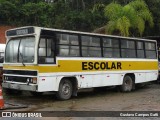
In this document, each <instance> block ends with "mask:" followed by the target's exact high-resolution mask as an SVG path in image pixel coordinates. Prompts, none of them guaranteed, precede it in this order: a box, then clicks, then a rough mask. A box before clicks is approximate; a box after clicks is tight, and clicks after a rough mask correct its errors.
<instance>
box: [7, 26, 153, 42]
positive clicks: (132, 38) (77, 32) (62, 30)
mask: <svg viewBox="0 0 160 120" xmlns="http://www.w3.org/2000/svg"><path fill="white" fill-rule="evenodd" d="M24 28H35V29H40V30H49V31H56V32H65V33H73V34H84V35H94V36H101V37H113V38H123V39H131V40H135V39H137V40H145V41H146V40H147V41H156V40H153V39H145V38H138V37H124V36H117V35H106V34H99V33H91V32H81V31H72V30H64V29H54V28H45V27H37V26H24V27H18V28H14V29H9V30H7V31H6V36H7V32H8V31H12V30H17V29H24ZM10 37H11V36H10Z"/></svg>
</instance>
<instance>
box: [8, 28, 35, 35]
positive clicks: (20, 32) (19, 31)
mask: <svg viewBox="0 0 160 120" xmlns="http://www.w3.org/2000/svg"><path fill="white" fill-rule="evenodd" d="M32 33H34V28H33V27H28V28H22V29H17V30H9V31H7V33H6V35H7V36H16V35H26V34H32Z"/></svg>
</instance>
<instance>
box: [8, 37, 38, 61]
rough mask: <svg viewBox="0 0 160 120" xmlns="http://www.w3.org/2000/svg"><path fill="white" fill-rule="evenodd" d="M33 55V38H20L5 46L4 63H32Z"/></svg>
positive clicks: (10, 41)
mask: <svg viewBox="0 0 160 120" xmlns="http://www.w3.org/2000/svg"><path fill="white" fill-rule="evenodd" d="M34 53H35V37H21V38H14V39H11V40H9V42H8V44H7V46H6V52H5V62H8V63H22V64H24V63H33V62H34Z"/></svg>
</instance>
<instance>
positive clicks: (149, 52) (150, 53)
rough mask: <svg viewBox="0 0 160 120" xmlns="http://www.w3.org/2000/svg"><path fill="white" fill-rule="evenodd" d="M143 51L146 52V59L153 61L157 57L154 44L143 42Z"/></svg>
mask: <svg viewBox="0 0 160 120" xmlns="http://www.w3.org/2000/svg"><path fill="white" fill-rule="evenodd" d="M145 51H146V58H149V59H155V58H156V57H157V55H156V44H155V43H152V42H145Z"/></svg>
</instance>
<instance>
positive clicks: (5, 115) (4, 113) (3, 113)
mask: <svg viewBox="0 0 160 120" xmlns="http://www.w3.org/2000/svg"><path fill="white" fill-rule="evenodd" d="M2 117H12V116H11V112H2Z"/></svg>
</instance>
